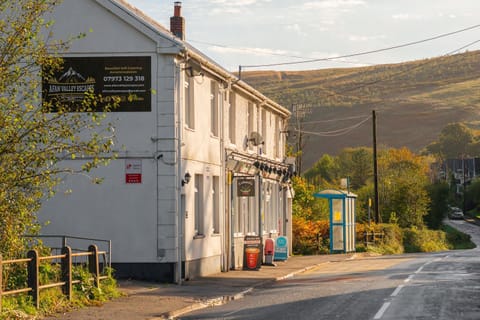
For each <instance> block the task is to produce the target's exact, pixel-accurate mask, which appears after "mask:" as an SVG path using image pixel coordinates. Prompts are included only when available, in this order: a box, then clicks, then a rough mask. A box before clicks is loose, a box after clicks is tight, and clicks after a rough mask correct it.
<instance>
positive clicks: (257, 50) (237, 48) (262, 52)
mask: <svg viewBox="0 0 480 320" xmlns="http://www.w3.org/2000/svg"><path fill="white" fill-rule="evenodd" d="M188 42H193V43H199V44H204V45H209V46H214V47H218V48H225V49H232V50H239V51H245V52H252V53H257V54H263V55H268V56H278V57H285V58H294V59H302V60H307V59H311V58H307V57H303V56H296V55H288V54H281V53H275V52H266V51H263V50H262V49H255V48H241V47H232V46H227V45H223V44H218V43H212V42H205V41H197V40H188ZM319 59H320V58H319ZM321 59H327V60H331V61H332V62H338V63H349V64H355V65H358V64H362V65H372V66H373V65H375V64H374V63H367V62H361V63H360V62H355V61H336V60H337V59H338V58H332V59H330V58H321ZM242 67H243V66H242Z"/></svg>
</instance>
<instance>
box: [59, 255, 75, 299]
mask: <svg viewBox="0 0 480 320" xmlns="http://www.w3.org/2000/svg"><path fill="white" fill-rule="evenodd" d="M63 254H64V255H65V258H62V263H61V264H62V281H63V282H65V285H64V286H63V287H62V291H63V294H64V295H66V296H67V299H68V300H69V301H71V300H72V248H70V247H69V246H65V247H63V248H62V255H63Z"/></svg>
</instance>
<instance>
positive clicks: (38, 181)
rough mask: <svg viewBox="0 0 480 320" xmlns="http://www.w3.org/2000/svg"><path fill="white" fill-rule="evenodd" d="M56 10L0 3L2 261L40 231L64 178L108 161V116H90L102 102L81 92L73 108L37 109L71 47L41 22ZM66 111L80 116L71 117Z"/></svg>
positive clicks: (41, 0) (18, 1)
mask: <svg viewBox="0 0 480 320" xmlns="http://www.w3.org/2000/svg"><path fill="white" fill-rule="evenodd" d="M57 3H58V1H57V0H15V1H12V0H5V1H1V2H0V16H1V17H2V19H1V20H0V34H1V35H2V37H1V39H0V223H1V224H0V252H1V253H2V254H3V255H4V256H5V257H11V256H13V255H16V254H18V253H19V252H21V251H22V249H24V244H25V243H24V240H23V238H22V235H24V234H26V233H32V232H36V231H38V228H39V226H38V223H37V221H36V215H35V212H37V211H38V209H39V208H40V206H41V203H42V201H43V200H45V198H46V197H48V196H51V195H52V194H53V193H54V190H55V186H56V185H57V184H58V183H59V182H60V180H61V177H62V175H63V174H73V173H80V172H88V171H90V170H91V169H92V168H95V167H97V166H99V165H101V164H105V163H107V162H108V160H109V159H110V158H111V149H112V146H113V129H112V124H110V123H105V121H106V113H103V112H102V113H96V112H94V110H95V109H96V108H97V107H98V106H97V105H98V104H99V103H100V100H99V99H100V97H97V96H95V95H94V94H93V93H92V92H86V93H85V99H84V101H83V102H82V103H80V104H76V105H75V106H73V105H72V104H71V103H68V102H66V103H61V102H56V103H54V104H52V103H42V99H41V87H42V85H41V81H42V76H43V77H48V76H49V75H51V74H52V72H54V71H56V70H58V69H59V68H60V67H61V65H62V59H61V58H60V57H61V55H62V53H64V52H65V50H67V48H68V44H69V43H70V41H72V40H74V39H67V40H66V41H59V40H53V35H52V34H51V33H50V30H51V29H52V26H53V21H48V20H45V19H44V18H43V17H46V16H47V15H48V14H49V13H50V12H52V10H53V9H54V8H55V5H56V4H57ZM82 36H84V35H79V36H78V37H82ZM72 107H75V110H76V111H78V112H69V111H70V110H71V108H72ZM106 109H107V110H108V106H107V107H106ZM51 110H56V112H48V111H51ZM75 158H83V160H84V161H83V162H82V163H83V164H82V165H81V167H77V168H74V167H71V166H69V165H67V164H66V163H65V162H63V161H62V160H65V159H75ZM94 181H96V180H94Z"/></svg>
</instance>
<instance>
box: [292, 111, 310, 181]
mask: <svg viewBox="0 0 480 320" xmlns="http://www.w3.org/2000/svg"><path fill="white" fill-rule="evenodd" d="M292 111H293V114H294V115H295V125H296V131H297V141H296V142H295V144H296V150H295V151H296V153H297V155H296V163H295V167H296V171H297V172H298V173H301V172H302V158H303V155H302V152H303V147H304V146H303V144H304V143H305V142H304V141H303V132H302V129H303V128H302V121H303V119H304V118H305V116H306V115H307V114H310V113H311V112H312V106H311V105H310V104H294V105H292Z"/></svg>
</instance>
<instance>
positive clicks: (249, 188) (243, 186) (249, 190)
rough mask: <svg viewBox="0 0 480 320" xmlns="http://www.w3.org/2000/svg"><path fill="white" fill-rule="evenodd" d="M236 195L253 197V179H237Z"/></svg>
mask: <svg viewBox="0 0 480 320" xmlns="http://www.w3.org/2000/svg"><path fill="white" fill-rule="evenodd" d="M237 196H238V197H255V179H238V180H237Z"/></svg>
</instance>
